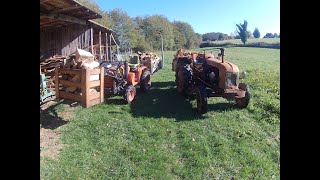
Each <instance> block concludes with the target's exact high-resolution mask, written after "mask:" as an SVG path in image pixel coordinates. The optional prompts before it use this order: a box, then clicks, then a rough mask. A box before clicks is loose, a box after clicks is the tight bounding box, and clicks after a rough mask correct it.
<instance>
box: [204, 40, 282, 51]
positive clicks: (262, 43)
mask: <svg viewBox="0 0 320 180" xmlns="http://www.w3.org/2000/svg"><path fill="white" fill-rule="evenodd" d="M218 46H227V47H260V48H274V49H280V38H258V39H255V38H253V39H248V40H247V42H246V44H243V43H242V42H241V40H240V39H229V40H224V41H210V42H204V43H202V44H201V45H200V47H218Z"/></svg>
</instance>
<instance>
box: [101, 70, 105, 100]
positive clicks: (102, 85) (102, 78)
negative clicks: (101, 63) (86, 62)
mask: <svg viewBox="0 0 320 180" xmlns="http://www.w3.org/2000/svg"><path fill="white" fill-rule="evenodd" d="M100 71H101V72H100V103H103V102H104V68H103V67H101V68H100Z"/></svg>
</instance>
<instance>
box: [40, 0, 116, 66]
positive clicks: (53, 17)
mask: <svg viewBox="0 0 320 180" xmlns="http://www.w3.org/2000/svg"><path fill="white" fill-rule="evenodd" d="M99 18H102V16H101V15H100V14H98V13H97V12H94V11H93V10H91V9H89V8H87V7H85V6H84V5H82V4H80V3H79V2H77V1H75V0H40V59H47V58H53V57H61V56H62V57H66V56H69V55H71V54H73V53H75V51H76V49H77V48H80V49H84V50H86V51H89V52H91V53H92V54H93V55H94V56H95V59H96V60H103V61H113V55H112V54H113V52H116V51H117V50H118V45H117V44H116V42H115V39H114V37H113V34H112V33H113V32H114V31H113V30H112V29H110V28H107V27H105V26H103V25H101V24H99V23H97V22H95V21H93V20H94V19H99Z"/></svg>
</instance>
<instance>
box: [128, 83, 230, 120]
mask: <svg viewBox="0 0 320 180" xmlns="http://www.w3.org/2000/svg"><path fill="white" fill-rule="evenodd" d="M194 100H195V98H184V97H183V96H181V95H180V94H178V93H177V90H176V87H175V82H154V83H152V88H151V90H150V91H149V92H147V93H142V92H140V91H137V96H136V97H135V100H134V101H133V102H132V103H131V104H130V107H131V113H132V115H133V116H134V117H149V118H150V117H151V118H162V117H163V118H174V119H176V121H190V120H197V119H204V115H205V114H204V115H200V114H198V113H197V111H196V108H193V107H192V102H191V101H194ZM233 107H234V106H233V104H232V103H216V104H208V111H224V110H228V109H232V108H233Z"/></svg>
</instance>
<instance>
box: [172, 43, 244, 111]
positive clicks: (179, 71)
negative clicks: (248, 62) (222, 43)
mask: <svg viewBox="0 0 320 180" xmlns="http://www.w3.org/2000/svg"><path fill="white" fill-rule="evenodd" d="M219 49H220V53H218V55H217V57H214V55H213V53H206V52H205V51H204V52H199V53H185V52H184V50H183V49H180V50H179V51H178V52H177V54H176V55H175V58H174V59H173V62H172V70H173V71H175V76H176V85H177V90H178V92H179V93H181V94H183V95H185V96H192V95H196V99H197V110H198V112H199V113H201V114H203V113H206V112H207V98H208V97H223V98H226V99H228V100H235V102H236V105H237V106H238V107H240V108H245V107H247V106H248V104H249V101H250V91H249V87H248V86H247V85H246V84H245V83H239V68H238V67H237V66H236V65H235V64H232V63H230V62H225V61H224V55H225V54H224V51H225V49H223V48H219Z"/></svg>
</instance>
